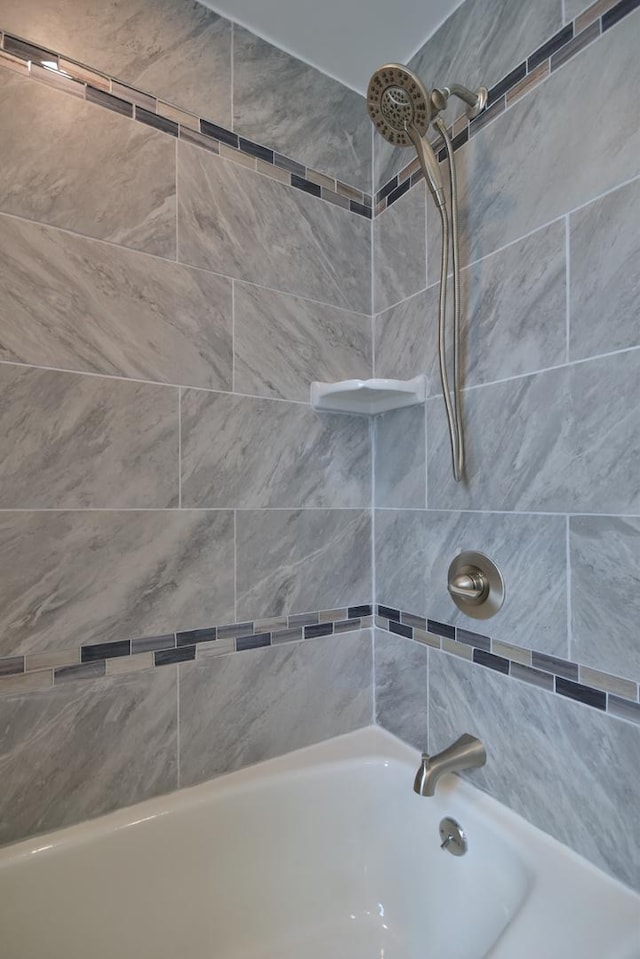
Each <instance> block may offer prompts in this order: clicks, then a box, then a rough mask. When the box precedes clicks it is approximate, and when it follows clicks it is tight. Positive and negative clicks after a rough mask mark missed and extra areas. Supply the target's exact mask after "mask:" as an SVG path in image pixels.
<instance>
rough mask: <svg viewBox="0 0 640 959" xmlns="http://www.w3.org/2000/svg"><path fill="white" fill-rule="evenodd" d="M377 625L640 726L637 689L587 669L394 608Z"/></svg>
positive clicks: (380, 614) (382, 612)
mask: <svg viewBox="0 0 640 959" xmlns="http://www.w3.org/2000/svg"><path fill="white" fill-rule="evenodd" d="M374 622H375V625H376V626H377V627H378V628H379V629H383V630H385V631H386V632H388V633H394V634H396V635H398V636H404V637H406V638H407V639H412V640H413V641H414V642H417V643H423V644H424V645H426V646H432V647H433V648H434V649H441V650H444V652H445V653H451V655H453V656H460V657H461V658H462V659H466V660H469V661H470V662H473V663H476V664H477V665H478V666H484V667H485V668H487V669H494V670H495V671H496V672H499V673H502V674H503V675H504V676H511V677H512V678H513V679H520V680H521V681H522V682H525V683H531V685H533V686H539V687H541V688H542V689H546V690H547V691H548V692H550V693H556V694H557V695H559V696H566V697H567V698H568V699H574V700H576V701H577V702H580V703H584V704H585V705H586V706H591V707H593V708H594V709H600V710H606V711H607V712H608V713H611V715H612V716H618V717H621V718H622V719H628V720H631V721H632V722H636V723H640V701H639V692H640V691H639V689H638V684H637V683H635V682H632V681H631V680H629V679H622V678H621V677H619V676H610V675H608V674H607V673H601V672H599V671H598V670H595V669H590V668H589V667H587V666H580V665H578V663H572V662H569V661H568V660H566V659H559V658H558V657H557V656H549V655H547V654H546V653H538V652H536V651H535V650H531V649H525V648H524V647H523V646H512V645H511V644H510V643H504V642H502V641H500V640H497V639H491V638H490V637H489V636H484V635H483V634H481V633H474V632H472V631H471V630H468V629H462V627H460V626H452V625H451V624H450V623H440V622H438V621H437V620H434V619H427V620H426V627H427V628H426V629H424V627H423V624H424V623H425V619H424V618H423V617H422V616H416V615H414V614H413V613H408V612H405V611H404V610H399V609H394V608H393V607H391V606H376V616H375V620H374Z"/></svg>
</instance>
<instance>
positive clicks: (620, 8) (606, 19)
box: [374, 0, 640, 216]
mask: <svg viewBox="0 0 640 959" xmlns="http://www.w3.org/2000/svg"><path fill="white" fill-rule="evenodd" d="M638 7H640V0H618V2H616V0H596V2H595V3H593V4H592V5H591V6H590V7H588V9H587V10H584V11H583V12H582V13H581V14H580V15H579V16H577V17H576V18H575V20H573V21H572V22H571V23H568V24H567V25H566V26H565V27H563V28H562V30H559V31H558V32H557V33H555V34H554V35H553V36H552V37H550V38H549V39H548V40H547V41H545V43H543V44H542V45H541V46H539V47H538V48H537V49H536V50H534V51H533V52H532V53H531V54H530V55H529V56H528V57H527V59H526V60H524V61H523V62H522V63H520V64H518V66H517V67H515V68H514V69H513V70H510V71H509V73H507V74H506V75H505V76H504V77H503V78H502V79H501V80H499V81H498V82H497V83H496V84H494V85H493V86H492V87H491V89H490V90H489V97H488V105H487V107H486V108H485V109H484V110H483V111H482V113H480V114H479V115H478V116H477V117H475V118H474V119H473V120H470V121H469V120H467V118H466V117H465V116H462V117H459V118H458V119H457V120H456V121H455V123H454V124H453V127H452V128H451V129H450V131H449V133H450V135H451V137H452V140H453V149H454V150H458V149H460V147H461V146H462V145H463V144H464V143H466V142H467V140H468V139H469V137H470V136H473V135H474V134H476V133H478V131H479V130H481V129H482V128H483V127H484V126H486V125H487V124H488V123H491V121H492V120H493V119H495V117H497V116H498V115H499V114H500V113H502V112H503V111H504V110H505V109H507V108H508V107H510V106H511V105H512V104H513V103H515V102H516V100H519V99H520V97H522V96H524V95H525V94H526V93H528V92H529V91H530V90H533V88H534V87H535V86H537V85H538V84H539V83H542V82H543V80H546V78H547V77H548V76H549V74H550V73H551V72H552V71H553V70H557V69H558V67H561V66H562V65H563V64H564V63H566V62H567V60H569V59H571V57H574V56H575V55H576V54H577V53H579V52H580V50H582V49H584V47H586V46H587V45H588V44H590V43H592V42H593V41H594V40H595V39H597V37H599V36H600V35H601V34H602V33H604V31H605V30H608V29H609V28H610V27H612V26H613V25H614V24H616V23H619V22H620V20H622V19H623V18H624V17H626V16H628V15H629V14H630V13H632V12H633V11H634V10H636V9H637V8H638ZM433 146H434V149H435V150H436V153H437V156H438V160H439V161H440V162H442V161H443V160H444V158H445V156H446V154H445V152H444V150H443V149H442V140H441V139H439V140H438V141H436V142H435V143H434V144H433ZM413 163H414V164H415V161H413ZM411 166H412V164H410V165H409V166H408V167H405V168H404V170H401V171H400V173H398V174H396V175H395V176H393V177H391V179H390V180H388V181H387V182H386V183H385V184H384V185H383V186H381V187H380V189H379V190H378V192H377V193H376V194H375V196H374V207H375V216H380V214H381V213H383V212H384V211H385V210H386V209H387V207H389V206H391V205H392V203H394V202H395V201H396V200H397V199H399V198H400V197H401V196H402V195H403V194H404V193H406V192H407V190H409V189H411V187H413V186H414V185H415V184H416V183H418V182H419V181H420V179H421V177H422V174H421V172H420V171H417V172H416V168H415V166H414V167H413V169H411Z"/></svg>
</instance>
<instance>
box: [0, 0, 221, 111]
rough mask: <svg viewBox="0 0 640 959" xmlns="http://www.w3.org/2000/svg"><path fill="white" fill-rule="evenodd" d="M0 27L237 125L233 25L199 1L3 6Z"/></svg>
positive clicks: (53, 0) (7, 1)
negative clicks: (233, 99) (233, 96)
mask: <svg viewBox="0 0 640 959" xmlns="http://www.w3.org/2000/svg"><path fill="white" fill-rule="evenodd" d="M0 22H1V23H2V27H3V29H5V30H6V31H7V32H8V33H16V34H17V35H18V36H20V37H25V38H26V39H27V40H31V41H32V42H33V43H38V44H40V45H42V46H45V47H49V48H50V49H52V50H55V51H57V52H59V53H62V54H64V55H65V56H67V57H72V58H73V59H76V60H80V62H82V63H86V64H88V65H89V66H92V67H95V68H97V69H98V70H102V71H104V72H105V73H107V74H110V75H112V76H115V77H118V78H119V79H121V80H124V81H126V82H127V83H131V84H133V85H134V86H137V87H138V88H140V89H142V90H146V91H148V92H149V93H153V94H154V95H155V96H158V97H162V98H164V99H165V100H169V101H171V102H172V103H176V104H177V105H178V106H181V107H184V108H186V109H189V110H193V111H195V112H196V113H199V114H200V115H202V116H205V117H208V118H209V119H211V120H216V121H217V122H218V123H222V124H224V125H225V126H227V127H228V126H230V121H231V24H230V23H229V21H228V20H225V19H224V17H220V16H218V15H217V14H216V13H213V12H212V11H211V10H207V8H206V7H204V6H202V5H201V4H200V3H196V2H194V0H183V2H181V3H176V2H175V0H152V2H149V0H108V2H107V3H105V2H104V0H83V2H82V3H78V2H77V0H37V2H35V0H34V2H32V3H23V4H18V3H15V2H13V0H0Z"/></svg>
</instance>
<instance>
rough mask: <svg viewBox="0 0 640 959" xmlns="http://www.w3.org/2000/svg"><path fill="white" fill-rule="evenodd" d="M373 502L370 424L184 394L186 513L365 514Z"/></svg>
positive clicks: (288, 406)
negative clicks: (281, 510) (346, 510)
mask: <svg viewBox="0 0 640 959" xmlns="http://www.w3.org/2000/svg"><path fill="white" fill-rule="evenodd" d="M370 500H371V442H370V437H369V421H368V419H367V418H366V417H364V416H332V415H329V414H326V413H324V414H323V413H316V412H315V411H314V410H312V409H311V408H310V407H309V406H306V405H303V404H301V403H285V402H282V401H281V400H263V399H253V398H250V397H243V396H232V395H230V394H225V393H205V392H203V391H201V390H187V391H186V392H184V393H183V396H182V504H183V506H193V507H215V508H226V507H253V508H256V507H288V508H296V507H327V506H329V507H349V506H361V507H364V508H366V507H367V506H368V505H369V503H370Z"/></svg>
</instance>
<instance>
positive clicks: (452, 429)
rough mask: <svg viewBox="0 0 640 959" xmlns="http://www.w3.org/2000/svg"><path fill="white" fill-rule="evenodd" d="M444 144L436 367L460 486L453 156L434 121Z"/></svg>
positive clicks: (440, 122)
mask: <svg viewBox="0 0 640 959" xmlns="http://www.w3.org/2000/svg"><path fill="white" fill-rule="evenodd" d="M435 126H436V127H437V128H438V130H439V132H440V134H441V136H442V139H443V141H444V145H445V150H446V153H447V160H448V162H449V197H450V204H449V205H450V208H451V212H450V217H451V227H449V216H448V215H447V209H446V205H445V204H444V203H438V204H437V206H438V210H439V212H440V220H441V223H442V257H441V267H440V298H439V304H438V357H439V364H440V382H441V383H442V395H443V398H444V405H445V410H446V414H447V422H448V425H449V439H450V442H451V460H452V464H453V476H454V479H455V480H456V482H458V483H459V482H460V480H461V479H462V477H463V474H464V435H463V431H462V411H461V408H460V395H461V383H460V254H459V245H458V184H457V180H456V167H455V160H454V156H453V146H452V144H451V138H450V137H449V134H448V132H447V128H446V126H445V124H444V121H443V120H442V119H441V118H438V119H437V120H436V122H435ZM450 245H451V259H452V267H453V404H452V402H451V390H450V387H449V375H448V372H447V345H446V331H447V279H448V277H447V274H448V272H449V246H450Z"/></svg>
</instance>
